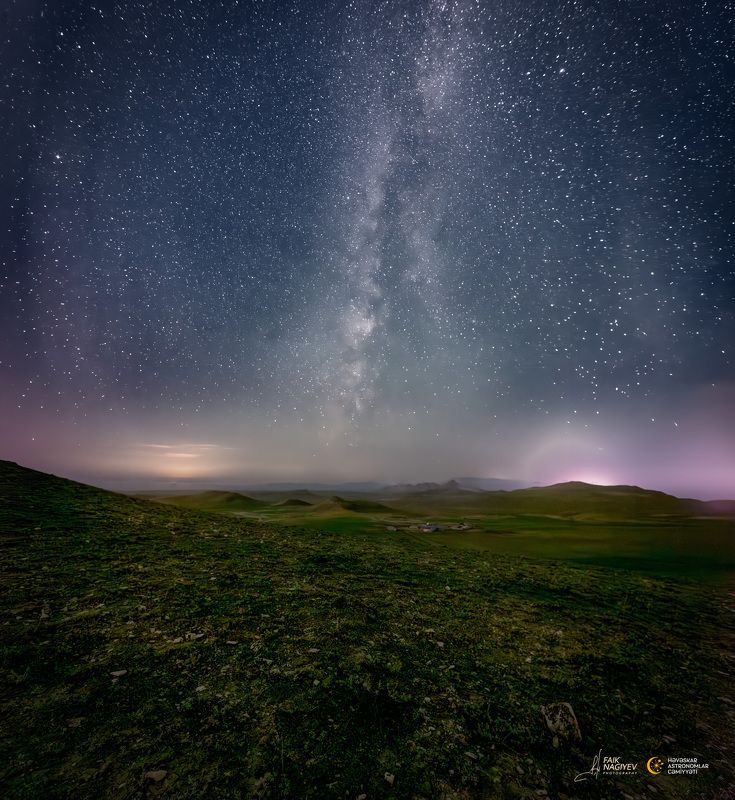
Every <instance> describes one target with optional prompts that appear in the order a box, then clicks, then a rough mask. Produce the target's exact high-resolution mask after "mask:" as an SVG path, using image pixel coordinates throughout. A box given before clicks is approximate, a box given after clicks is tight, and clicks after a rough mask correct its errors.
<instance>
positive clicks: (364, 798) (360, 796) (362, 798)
mask: <svg viewBox="0 0 735 800" xmlns="http://www.w3.org/2000/svg"><path fill="white" fill-rule="evenodd" d="M355 800H367V795H366V794H358V795H357V797H356V798H355Z"/></svg>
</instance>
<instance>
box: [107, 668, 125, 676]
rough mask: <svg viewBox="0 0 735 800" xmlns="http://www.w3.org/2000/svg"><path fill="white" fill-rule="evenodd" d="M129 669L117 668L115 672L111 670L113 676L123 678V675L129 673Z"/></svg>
mask: <svg viewBox="0 0 735 800" xmlns="http://www.w3.org/2000/svg"><path fill="white" fill-rule="evenodd" d="M127 674H128V671H127V670H126V669H116V670H115V671H114V672H111V673H110V675H112V677H113V678H122V676H123V675H127Z"/></svg>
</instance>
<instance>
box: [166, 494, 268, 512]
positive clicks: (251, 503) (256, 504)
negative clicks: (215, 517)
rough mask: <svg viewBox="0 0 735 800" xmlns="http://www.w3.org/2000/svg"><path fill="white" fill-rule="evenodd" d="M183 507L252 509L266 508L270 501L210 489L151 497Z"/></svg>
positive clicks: (232, 509) (216, 509)
mask: <svg viewBox="0 0 735 800" xmlns="http://www.w3.org/2000/svg"><path fill="white" fill-rule="evenodd" d="M151 499H153V500H155V501H156V502H158V503H166V504H168V505H172V506H180V507H181V508H197V509H201V510H205V511H229V512H233V511H252V510H253V509H257V508H265V507H266V506H267V505H268V503H264V502H263V501H262V500H255V499H254V498H252V497H248V496H247V495H244V494H240V493H239V492H223V491H208V492H197V493H196V494H173V495H156V496H155V497H153V498H151Z"/></svg>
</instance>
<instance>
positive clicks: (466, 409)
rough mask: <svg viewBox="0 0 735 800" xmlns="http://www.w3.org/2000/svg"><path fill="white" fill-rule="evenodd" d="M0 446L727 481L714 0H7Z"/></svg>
mask: <svg viewBox="0 0 735 800" xmlns="http://www.w3.org/2000/svg"><path fill="white" fill-rule="evenodd" d="M4 13H5V19H6V24H4V25H3V27H4V30H5V34H4V39H5V40H4V44H3V51H4V55H3V60H4V64H3V66H4V75H5V80H4V82H3V87H2V102H3V108H4V111H3V115H2V116H3V123H2V125H3V129H4V134H5V135H4V152H3V158H2V188H3V192H2V203H3V211H4V213H3V220H4V223H5V224H4V225H3V226H2V227H3V230H2V233H1V234H0V248H1V253H0V254H1V255H2V274H1V276H0V311H1V312H2V317H1V322H0V326H1V328H2V337H1V339H2V341H1V342H0V371H1V372H0V378H1V380H2V387H1V388H0V411H1V412H2V420H1V421H0V426H2V428H1V429H0V430H1V433H2V439H3V441H4V444H3V445H2V452H0V456H3V457H7V458H13V459H15V460H18V461H21V462H22V463H25V464H29V465H31V466H37V467H39V468H46V469H55V470H57V471H62V472H64V474H70V475H75V476H81V477H85V478H87V479H94V478H96V479H97V480H98V481H99V482H107V483H110V482H111V481H113V480H117V479H120V480H123V479H124V480H126V481H128V482H130V481H132V482H136V481H139V482H140V483H141V484H142V483H143V482H145V481H149V480H153V479H160V480H164V481H165V480H169V479H170V480H197V479H199V480H205V479H206V480H207V481H213V482H216V481H218V480H219V481H220V482H221V481H224V480H228V481H238V480H242V481H254V480H260V479H263V480H265V479H271V478H274V477H278V478H283V479H287V480H290V479H302V478H304V479H305V478H306V477H310V478H314V479H316V478H330V479H332V478H338V477H345V478H355V479H357V478H371V479H377V480H425V479H443V478H444V479H445V478H449V477H451V476H452V475H457V474H460V473H464V474H478V475H484V476H487V475H499V476H506V477H516V478H521V479H524V480H529V481H551V480H563V479H569V478H582V479H585V478H586V479H589V480H599V481H600V482H613V481H614V482H638V483H643V484H646V485H649V486H655V487H660V488H665V489H670V490H672V491H679V492H688V493H697V494H700V495H702V496H713V495H722V494H726V493H729V494H735V411H734V410H733V409H735V380H733V370H732V346H733V342H734V341H735V324H734V322H735V318H734V314H733V311H734V310H735V280H734V278H733V274H734V273H733V255H734V253H735V247H734V242H733V233H734V231H735V224H734V223H735V214H734V213H733V212H734V202H733V200H734V198H735V192H734V191H733V176H734V175H735V169H734V167H735V165H734V164H733V161H734V160H735V159H734V157H733V154H734V153H735V132H734V130H733V121H732V120H733V118H734V116H735V115H734V113H733V112H735V102H734V101H735V89H734V88H733V87H734V86H735V81H734V80H733V79H734V78H735V69H734V67H733V57H734V56H735V48H733V41H735V37H734V36H733V34H734V31H733V27H734V23H735V10H734V9H733V6H732V5H731V4H725V3H717V4H710V3H682V4H674V5H672V4H670V3H664V2H650V3H635V4H623V3H619V2H596V3H595V2H589V3H587V2H584V3H583V2H566V3H561V4H553V7H552V6H550V4H548V3H540V2H539V3H536V2H529V3H523V4H519V3H516V2H513V3H510V2H492V3H491V2H449V0H446V2H430V1H429V0H424V1H423V2H390V3H378V2H346V3H345V2H339V3H337V2H335V3H323V2H314V3H304V2H299V3H286V2H284V3H272V2H206V3H205V2H178V3H165V2H160V3H151V2H145V3H142V2H131V3H108V2H101V3H94V4H91V5H90V4H88V3H71V2H54V3H26V2H23V3H21V2H16V3H12V4H10V7H9V10H7V11H6V12H4Z"/></svg>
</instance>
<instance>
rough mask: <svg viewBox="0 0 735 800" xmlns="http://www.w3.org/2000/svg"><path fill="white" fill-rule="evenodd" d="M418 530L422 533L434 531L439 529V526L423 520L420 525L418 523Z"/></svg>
mask: <svg viewBox="0 0 735 800" xmlns="http://www.w3.org/2000/svg"><path fill="white" fill-rule="evenodd" d="M419 530H420V531H421V532H422V533H434V531H438V530H441V526H439V525H432V524H431V523H430V522H424V523H423V524H422V525H419Z"/></svg>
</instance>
